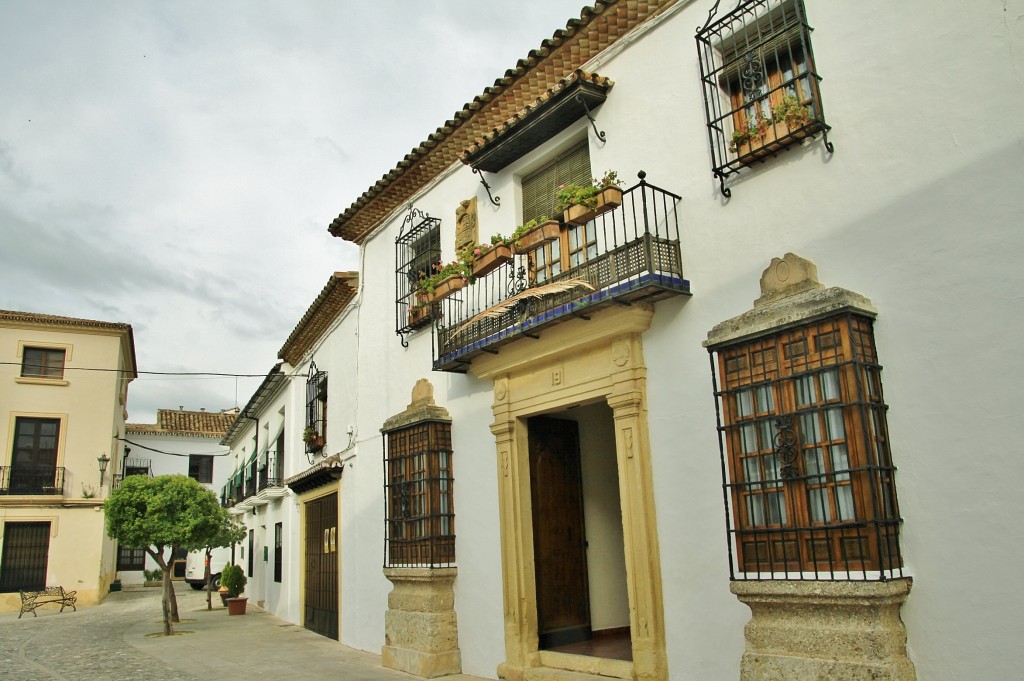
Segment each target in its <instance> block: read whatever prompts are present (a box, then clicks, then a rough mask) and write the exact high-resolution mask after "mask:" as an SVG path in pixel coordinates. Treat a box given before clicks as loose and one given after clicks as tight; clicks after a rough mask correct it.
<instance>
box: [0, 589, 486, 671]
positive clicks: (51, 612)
mask: <svg viewBox="0 0 1024 681" xmlns="http://www.w3.org/2000/svg"><path fill="white" fill-rule="evenodd" d="M177 586H178V591H177V594H178V610H179V614H180V616H181V623H180V624H177V625H175V627H176V631H177V632H179V635H176V636H172V637H169V638H168V637H163V636H149V634H157V633H159V632H161V631H162V628H163V625H162V623H161V619H160V590H159V589H155V588H136V589H132V590H127V591H122V592H119V593H112V594H110V595H109V596H108V597H107V598H106V600H104V602H103V603H101V604H100V605H95V606H80V607H79V608H78V612H74V611H72V610H70V609H67V610H65V611H64V612H63V613H61V612H60V608H59V607H58V606H53V605H47V606H43V607H41V608H39V610H38V613H39V616H38V617H32V615H31V614H30V613H26V614H25V615H24V616H23V617H22V618H21V619H20V620H19V619H18V613H16V612H14V613H0V677H2V678H3V679H4V680H5V681H38V680H40V679H62V680H63V679H66V680H69V681H100V680H103V681H107V680H111V679H118V680H124V681H130V680H142V679H160V681H221V680H226V681H233V680H239V681H242V680H248V679H262V678H267V679H269V678H275V679H282V678H283V679H288V678H306V679H345V680H346V681H386V680H391V681H398V680H402V679H404V680H405V681H408V680H409V679H411V678H414V677H410V676H409V675H407V674H402V673H399V672H394V671H391V670H388V669H383V668H381V667H380V658H379V657H378V656H376V655H372V654H370V653H365V652H361V651H357V650H353V649H351V648H347V647H345V646H342V645H340V644H338V643H337V642H336V641H332V640H330V639H327V638H324V637H322V636H319V635H317V634H314V633H312V632H310V631H308V630H306V629H304V628H302V627H299V626H295V625H293V624H289V623H287V622H284V621H282V620H279V619H277V618H276V617H273V616H271V615H268V614H266V613H265V612H263V611H262V610H261V609H260V608H256V607H253V606H252V605H251V604H250V606H249V609H248V612H247V614H246V615H244V616H242V617H230V618H229V617H228V615H227V612H226V611H225V609H224V608H223V607H221V606H220V604H219V603H216V602H215V605H214V609H213V610H212V611H207V610H206V601H205V593H204V592H201V591H193V590H192V589H189V588H188V587H186V586H185V585H184V584H178V585H177ZM186 632H188V633H186ZM447 678H448V679H451V680H452V681H474V680H476V679H477V677H472V676H465V675H460V676H450V677H447Z"/></svg>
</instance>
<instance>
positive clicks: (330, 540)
mask: <svg viewBox="0 0 1024 681" xmlns="http://www.w3.org/2000/svg"><path fill="white" fill-rule="evenodd" d="M338 539H339V537H338V495H337V494H336V493H335V494H329V495H327V496H326V497H322V498H320V499H314V500H313V501H310V502H309V503H307V504H306V588H305V594H304V595H305V608H304V615H303V620H302V625H303V626H304V627H306V628H307V629H309V630H311V631H315V632H316V633H318V634H320V635H322V636H327V637H328V638H333V639H335V640H337V639H338Z"/></svg>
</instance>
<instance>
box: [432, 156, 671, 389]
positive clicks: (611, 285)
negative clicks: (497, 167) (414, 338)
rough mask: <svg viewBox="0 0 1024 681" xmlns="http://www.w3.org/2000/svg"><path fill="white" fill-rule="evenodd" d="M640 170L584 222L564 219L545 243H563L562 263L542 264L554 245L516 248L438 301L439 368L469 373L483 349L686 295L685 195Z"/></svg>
mask: <svg viewBox="0 0 1024 681" xmlns="http://www.w3.org/2000/svg"><path fill="white" fill-rule="evenodd" d="M638 177H639V178H640V182H639V183H637V184H636V185H634V186H633V187H630V188H629V189H626V190H625V191H624V192H623V196H622V204H621V205H620V206H619V207H617V208H615V209H614V210H611V211H609V212H606V213H604V214H602V215H599V216H597V217H595V218H593V219H591V220H590V221H589V222H587V223H586V225H585V226H584V227H574V226H572V225H567V224H563V225H562V234H561V237H560V241H556V242H554V244H553V245H552V246H548V247H545V248H548V249H553V248H559V249H560V254H559V255H560V257H559V263H558V267H554V268H552V267H550V266H549V267H545V266H544V265H545V263H552V262H553V256H554V252H553V251H549V252H547V253H543V254H541V253H540V252H537V254H536V255H533V254H531V255H517V256H514V257H513V258H512V260H511V261H510V262H506V263H504V264H502V265H501V266H499V267H498V268H497V269H495V270H494V271H492V272H491V273H490V274H487V275H486V276H483V277H480V278H478V279H477V280H476V282H475V283H473V284H470V285H468V286H465V287H464V288H462V289H461V290H459V291H457V292H456V293H455V294H453V295H451V296H449V297H448V298H445V299H443V300H441V301H440V302H438V303H437V304H435V305H434V306H433V315H434V322H435V328H434V331H435V333H434V369H435V370H436V371H454V372H461V373H464V372H466V371H467V370H468V368H469V365H470V363H471V362H472V360H473V358H474V357H478V356H479V355H480V354H481V353H484V352H487V353H492V354H493V353H495V352H497V350H498V348H499V347H501V346H502V345H505V344H507V343H512V342H514V341H516V340H518V339H520V338H522V337H523V336H527V337H532V338H536V337H538V336H539V333H540V331H541V330H542V329H544V328H545V327H548V326H551V325H553V324H557V323H560V322H564V321H568V320H570V319H574V318H579V319H589V318H590V314H591V313H592V312H594V311H595V310H597V309H600V308H602V307H606V306H608V305H612V304H620V305H629V304H631V303H634V302H637V301H656V300H661V299H664V298H668V297H671V296H677V295H689V294H690V283H689V282H688V281H687V280H686V279H684V278H683V270H682V257H681V254H680V249H679V219H678V215H677V211H676V207H677V205H678V203H679V201H680V197H679V196H677V195H676V194H673V193H671V192H668V191H665V190H664V189H661V188H659V187H656V186H654V185H652V184H648V183H647V181H646V179H645V178H646V174H645V173H644V172H643V171H641V172H640V173H639V174H638ZM563 242H565V243H563Z"/></svg>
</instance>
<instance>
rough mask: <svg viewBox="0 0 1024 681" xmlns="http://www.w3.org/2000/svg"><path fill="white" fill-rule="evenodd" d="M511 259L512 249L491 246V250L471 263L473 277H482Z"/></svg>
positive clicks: (500, 245)
mask: <svg viewBox="0 0 1024 681" xmlns="http://www.w3.org/2000/svg"><path fill="white" fill-rule="evenodd" d="M511 259H512V248H511V247H510V246H506V245H505V244H498V245H497V246H493V247H492V248H491V250H489V251H487V252H486V253H484V254H483V255H481V256H480V257H479V258H477V259H476V261H475V262H474V263H473V276H474V277H482V276H484V275H487V274H490V273H491V272H493V271H494V270H496V269H498V267H499V266H500V265H501V264H502V263H506V262H508V261H509V260H511Z"/></svg>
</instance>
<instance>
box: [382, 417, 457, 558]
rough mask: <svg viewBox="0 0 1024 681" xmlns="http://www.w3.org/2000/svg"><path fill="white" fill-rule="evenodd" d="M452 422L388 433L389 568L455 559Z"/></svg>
mask: <svg viewBox="0 0 1024 681" xmlns="http://www.w3.org/2000/svg"><path fill="white" fill-rule="evenodd" d="M451 439H452V426H451V423H450V422H446V421H421V422H419V423H415V424H412V425H409V426H404V427H402V428H399V429H397V430H393V431H390V432H388V433H386V437H385V443H384V471H385V476H386V478H385V481H384V498H385V502H384V503H385V506H384V515H385V518H384V528H385V533H384V534H385V536H384V543H385V547H384V566H385V567H448V566H450V565H452V564H453V563H454V562H455V511H454V508H453V505H452V485H453V483H454V477H453V476H452V446H451Z"/></svg>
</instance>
